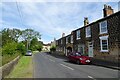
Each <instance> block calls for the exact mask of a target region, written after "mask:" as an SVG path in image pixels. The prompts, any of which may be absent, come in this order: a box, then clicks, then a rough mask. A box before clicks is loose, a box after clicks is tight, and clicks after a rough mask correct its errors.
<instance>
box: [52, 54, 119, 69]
mask: <svg viewBox="0 0 120 80" xmlns="http://www.w3.org/2000/svg"><path fill="white" fill-rule="evenodd" d="M51 55H52V56H54V57H60V58H63V59H67V57H66V56H64V55H60V54H59V55H58V53H57V54H55V53H54V54H51ZM91 60H92V64H93V65H96V66H102V67H107V68H111V69H116V70H120V63H115V62H110V61H104V60H100V59H94V58H91Z"/></svg>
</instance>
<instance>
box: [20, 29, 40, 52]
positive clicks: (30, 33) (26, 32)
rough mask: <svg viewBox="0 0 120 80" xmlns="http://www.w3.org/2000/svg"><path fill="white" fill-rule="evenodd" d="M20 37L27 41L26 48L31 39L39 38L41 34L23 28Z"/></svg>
mask: <svg viewBox="0 0 120 80" xmlns="http://www.w3.org/2000/svg"><path fill="white" fill-rule="evenodd" d="M22 38H23V39H24V41H27V50H28V48H29V46H30V42H31V40H32V39H34V38H39V39H41V35H40V33H39V32H37V31H34V30H33V29H25V30H23V31H22Z"/></svg>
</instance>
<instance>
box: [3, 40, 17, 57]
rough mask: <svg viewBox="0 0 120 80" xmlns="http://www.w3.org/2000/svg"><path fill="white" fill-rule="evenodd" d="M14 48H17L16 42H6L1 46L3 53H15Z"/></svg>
mask: <svg viewBox="0 0 120 80" xmlns="http://www.w3.org/2000/svg"><path fill="white" fill-rule="evenodd" d="M16 49H17V43H16V42H11V43H7V44H5V45H4V46H3V50H2V51H3V52H2V53H3V55H4V54H9V55H12V54H15V53H16Z"/></svg>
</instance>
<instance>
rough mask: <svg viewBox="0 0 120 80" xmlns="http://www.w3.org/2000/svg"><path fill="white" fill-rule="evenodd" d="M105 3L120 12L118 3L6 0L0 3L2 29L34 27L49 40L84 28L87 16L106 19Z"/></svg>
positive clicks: (0, 27) (45, 40)
mask: <svg viewBox="0 0 120 80" xmlns="http://www.w3.org/2000/svg"><path fill="white" fill-rule="evenodd" d="M104 4H107V5H110V6H111V7H112V8H113V9H114V12H117V11H118V2H117V1H114V2H108V1H106V2H102V1H101V2H94V1H93V2H92V1H91V2H87V1H86V2H83V1H77V0H74V2H73V1H72V0H66V2H65V1H62V0H61V1H60V2H57V1H55V0H53V1H51V0H50V1H46V0H44V1H42V0H41V1H38V0H36V2H35V1H32V0H31V1H29V0H24V2H22V1H17V2H16V1H15V0H13V1H10V0H9V1H7V0H6V1H4V2H2V3H0V5H1V6H0V10H1V11H0V14H1V15H0V30H2V29H4V28H11V29H12V28H17V29H21V30H24V29H27V28H30V29H34V30H35V31H38V32H40V34H41V35H42V36H41V41H43V42H44V43H50V42H51V41H53V40H54V38H56V39H59V38H60V37H61V36H62V33H65V35H68V34H70V33H71V31H73V30H75V29H78V28H80V27H83V24H84V23H83V21H84V17H88V20H89V23H92V22H94V21H96V20H98V19H101V18H103V7H104Z"/></svg>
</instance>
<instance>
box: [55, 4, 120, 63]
mask: <svg viewBox="0 0 120 80" xmlns="http://www.w3.org/2000/svg"><path fill="white" fill-rule="evenodd" d="M56 42H57V44H56V46H57V51H62V53H63V54H65V55H66V56H67V55H68V54H69V52H73V51H79V52H81V53H83V54H86V55H88V56H89V57H93V58H96V59H103V60H106V61H115V62H117V61H118V59H120V11H118V12H116V13H114V11H113V9H112V8H111V6H108V5H104V9H103V18H101V19H99V20H97V21H95V22H92V23H90V24H89V21H88V18H87V17H85V18H84V26H83V27H81V28H79V29H76V30H74V31H72V32H71V34H69V35H67V36H63V37H62V38H60V39H58V40H56Z"/></svg>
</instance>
